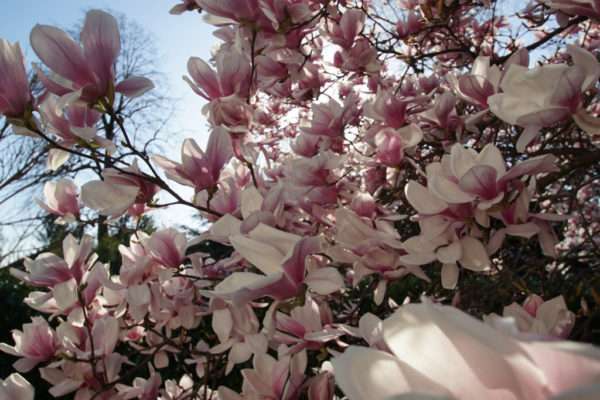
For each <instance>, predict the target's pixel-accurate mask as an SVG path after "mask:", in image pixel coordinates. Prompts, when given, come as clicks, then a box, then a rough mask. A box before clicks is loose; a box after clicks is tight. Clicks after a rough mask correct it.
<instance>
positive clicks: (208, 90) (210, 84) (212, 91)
mask: <svg viewBox="0 0 600 400" xmlns="http://www.w3.org/2000/svg"><path fill="white" fill-rule="evenodd" d="M187 69H188V73H189V74H190V76H191V77H192V79H193V80H194V83H195V85H193V84H192V83H191V82H190V81H188V83H189V84H190V86H192V89H194V91H195V92H196V93H197V94H199V95H201V96H202V97H204V98H206V99H207V100H212V99H214V98H217V97H221V95H222V94H221V89H220V88H219V80H218V78H217V73H216V72H215V71H214V70H213V69H212V68H211V67H210V66H209V65H208V64H207V63H206V62H205V61H204V60H202V59H201V58H198V57H192V58H190V59H189V60H188V64H187ZM196 85H198V86H199V87H200V89H201V90H199V89H198V88H197V87H196Z"/></svg>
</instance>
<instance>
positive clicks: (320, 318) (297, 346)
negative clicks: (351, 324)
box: [273, 295, 343, 354]
mask: <svg viewBox="0 0 600 400" xmlns="http://www.w3.org/2000/svg"><path fill="white" fill-rule="evenodd" d="M323 314H325V313H323ZM323 314H322V313H321V308H320V307H319V304H317V302H316V301H314V300H313V299H312V297H311V296H310V295H308V296H306V299H305V300H304V305H303V306H302V307H296V308H294V309H293V310H292V311H291V312H290V315H287V314H284V313H282V312H276V313H275V317H274V320H275V321H274V322H275V329H276V332H275V334H274V336H273V339H274V340H276V341H277V342H278V343H283V344H286V345H290V346H292V347H291V348H290V349H289V352H290V353H292V354H293V353H296V352H298V351H301V350H304V349H310V350H318V349H320V348H321V347H323V344H324V343H326V342H329V341H331V340H335V339H336V338H338V337H339V336H341V335H342V334H343V332H342V331H340V330H337V329H335V328H332V327H331V326H327V325H330V324H328V323H327V322H330V321H326V318H324V317H325V315H326V314H325V315H323Z"/></svg>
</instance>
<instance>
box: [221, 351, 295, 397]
mask: <svg viewBox="0 0 600 400" xmlns="http://www.w3.org/2000/svg"><path fill="white" fill-rule="evenodd" d="M306 364H307V358H306V353H305V352H300V353H297V354H295V355H293V356H289V355H279V358H278V359H275V358H274V357H272V356H270V355H269V354H266V353H265V354H260V355H257V356H255V357H254V359H253V361H252V366H253V368H252V369H250V368H247V369H243V370H242V376H243V377H244V383H243V384H242V395H239V394H237V393H235V392H233V391H232V390H231V389H228V388H226V387H224V386H221V387H220V388H219V397H220V398H221V399H222V400H241V399H281V400H292V399H296V398H298V396H299V390H300V385H301V384H302V382H303V380H304V371H305V369H306Z"/></svg>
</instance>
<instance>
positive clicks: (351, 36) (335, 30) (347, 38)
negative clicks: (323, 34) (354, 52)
mask: <svg viewBox="0 0 600 400" xmlns="http://www.w3.org/2000/svg"><path fill="white" fill-rule="evenodd" d="M365 18H366V15H365V13H364V12H362V10H359V9H356V8H353V9H350V10H348V11H346V12H345V13H344V14H343V15H342V17H341V18H340V20H339V22H336V21H335V20H333V19H328V20H327V31H328V34H329V38H330V39H331V41H332V42H333V43H335V44H337V45H339V46H341V47H343V48H346V49H349V48H350V47H352V45H353V44H354V40H355V39H356V37H357V36H358V35H359V34H360V33H361V31H362V30H363V27H364V25H365Z"/></svg>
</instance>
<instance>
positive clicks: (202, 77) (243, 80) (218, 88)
mask: <svg viewBox="0 0 600 400" xmlns="http://www.w3.org/2000/svg"><path fill="white" fill-rule="evenodd" d="M215 64H216V68H217V69H216V71H215V70H213V69H212V68H211V67H210V66H209V65H208V64H207V63H206V62H204V61H203V60H202V59H200V58H197V57H192V58H190V59H189V61H188V73H189V74H190V76H191V78H192V79H191V80H190V79H189V78H188V77H187V76H186V77H184V79H185V81H186V82H187V83H188V84H189V85H190V87H191V88H192V90H193V91H194V92H195V93H196V94H198V95H200V96H202V97H204V98H205V99H206V100H209V101H210V100H215V99H218V98H220V97H228V96H232V95H238V96H241V97H245V96H247V95H248V90H249V89H250V86H249V83H250V72H251V67H250V63H249V61H248V60H247V59H246V58H245V57H244V55H242V54H241V53H240V52H238V51H235V50H233V49H231V50H229V51H226V50H222V51H220V52H219V53H218V54H217V56H216V57H215Z"/></svg>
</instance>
